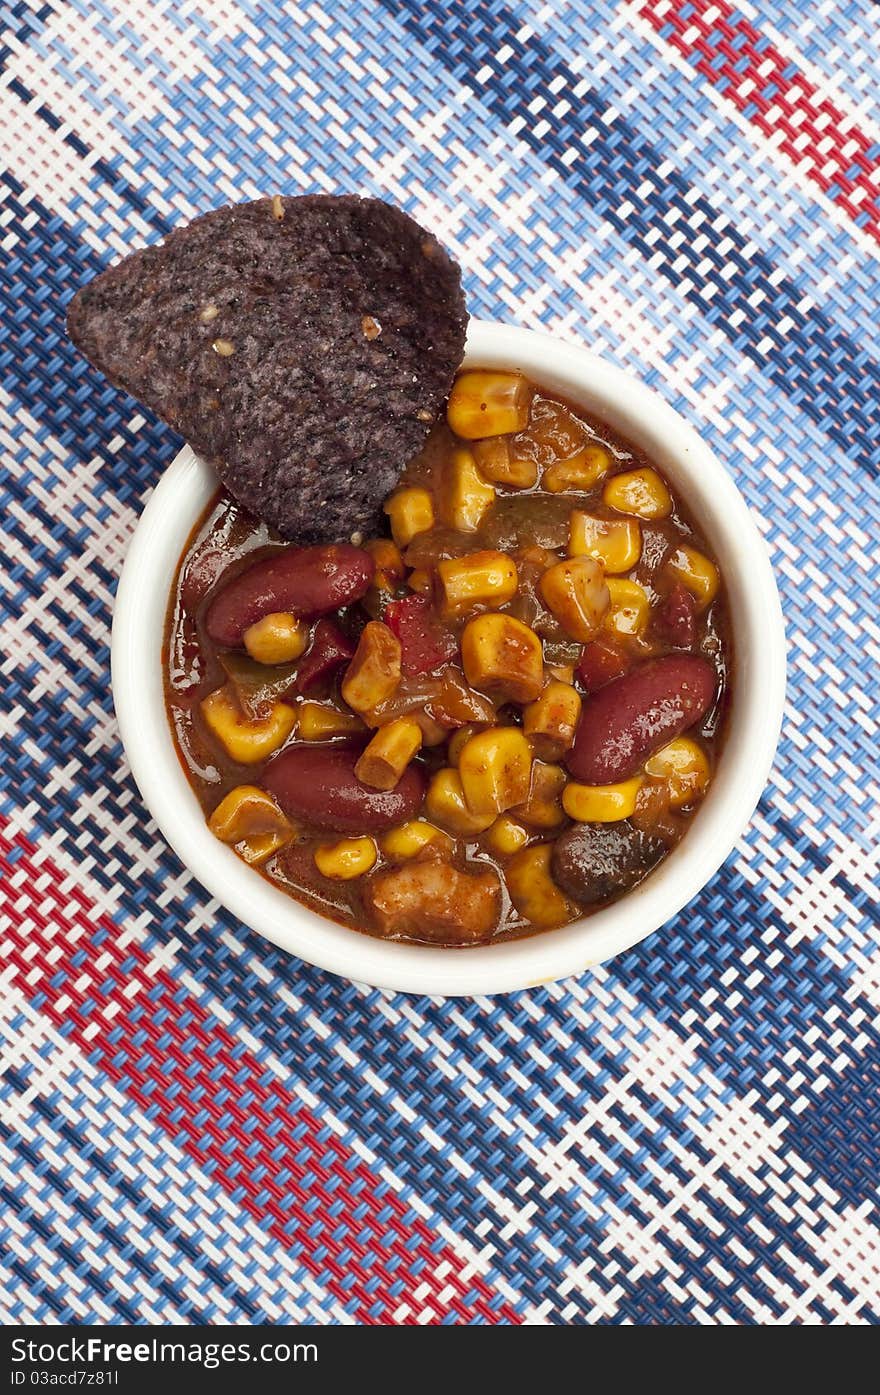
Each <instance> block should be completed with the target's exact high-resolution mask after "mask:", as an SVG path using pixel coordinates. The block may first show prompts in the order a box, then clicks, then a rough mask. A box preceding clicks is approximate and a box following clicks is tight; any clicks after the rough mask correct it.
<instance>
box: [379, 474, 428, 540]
mask: <svg viewBox="0 0 880 1395" xmlns="http://www.w3.org/2000/svg"><path fill="white" fill-rule="evenodd" d="M384 510H385V513H387V515H388V517H389V519H390V520H391V532H392V534H393V537H394V541H395V542H396V543H397V546H398V547H406V545H407V543H411V542H412V540H413V538H414V537H416V535H417V534H418V533H427V531H428V529H429V528H433V527H434V504H433V501H432V499H431V496H430V494H429V493H428V491H427V489H417V488H415V487H413V488H410V489H398V490H396V491H395V492H394V493H393V494H392V495H391V497H390V498H389V499H386V500H385V504H384Z"/></svg>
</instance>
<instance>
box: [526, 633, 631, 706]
mask: <svg viewBox="0 0 880 1395" xmlns="http://www.w3.org/2000/svg"><path fill="white" fill-rule="evenodd" d="M546 652H547V651H546V646H545V650H544V654H545V658H546ZM629 666H630V660H629V655H627V654H625V653H624V652H623V650H622V649H618V648H617V645H616V644H611V642H610V641H609V640H607V639H593V640H590V643H589V644H585V645H584V648H583V652H582V654H581V657H580V660H579V661H578V666H577V678H578V682H579V683H580V685H581V687H582V688H583V690H584V692H585V693H595V692H598V690H599V688H604V687H605V684H606V683H610V682H611V680H612V679H613V678H619V677H620V676H621V674H623V673H626V671H627V669H628V668H629Z"/></svg>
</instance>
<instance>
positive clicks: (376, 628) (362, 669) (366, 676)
mask: <svg viewBox="0 0 880 1395" xmlns="http://www.w3.org/2000/svg"><path fill="white" fill-rule="evenodd" d="M400 672H401V669H400V641H399V639H398V638H397V636H396V635H395V634H393V633H392V632H391V630H389V628H388V626H387V625H383V624H382V621H381V620H370V621H369V622H368V624H366V625H365V626H364V629H363V632H362V633H361V637H360V639H359V641H358V647H357V649H356V650H355V652H354V658H353V659H352V661H351V663H350V664H349V666H348V668H347V669H346V670H345V677H344V678H343V680H342V696H343V698H344V700H345V701H346V702H347V703H348V705H349V707H351V708H352V709H353V710H354V711H355V712H370V711H372V709H373V708H374V707H378V705H379V703H380V702H385V701H386V700H387V699H388V698H390V697H391V695H392V693H394V692H396V691H397V688H398V687H399V685H400Z"/></svg>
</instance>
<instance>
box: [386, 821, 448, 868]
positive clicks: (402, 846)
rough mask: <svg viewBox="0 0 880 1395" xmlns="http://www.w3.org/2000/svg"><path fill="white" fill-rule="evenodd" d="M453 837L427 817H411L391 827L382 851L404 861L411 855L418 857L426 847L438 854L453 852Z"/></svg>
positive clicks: (396, 860) (397, 860)
mask: <svg viewBox="0 0 880 1395" xmlns="http://www.w3.org/2000/svg"><path fill="white" fill-rule="evenodd" d="M452 847H453V843H452V839H451V838H450V836H449V834H448V833H444V832H443V830H442V828H435V827H434V825H433V824H432V823H427V822H426V820H425V819H410V821H409V822H408V823H401V824H398V826H397V828H392V829H389V831H388V832H387V833H386V834H385V837H384V838H383V839H382V851H383V853H384V854H385V856H386V857H390V858H391V859H392V861H395V862H403V861H405V860H406V859H407V858H410V857H418V856H419V854H420V853H422V852H424V850H425V849H426V848H430V849H431V850H432V852H434V851H436V852H437V853H438V854H440V855H442V854H443V853H450V852H452Z"/></svg>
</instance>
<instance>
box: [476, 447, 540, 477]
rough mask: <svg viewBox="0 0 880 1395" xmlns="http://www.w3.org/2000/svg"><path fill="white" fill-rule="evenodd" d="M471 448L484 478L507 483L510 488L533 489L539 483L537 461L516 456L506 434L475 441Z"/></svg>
mask: <svg viewBox="0 0 880 1395" xmlns="http://www.w3.org/2000/svg"><path fill="white" fill-rule="evenodd" d="M471 449H472V450H473V452H474V459H475V460H476V462H477V468H478V469H479V471H480V474H481V475H482V476H483V478H484V479H487V480H492V482H493V483H494V484H504V485H507V487H508V489H531V488H532V486H533V485H536V484H537V483H538V466H537V462H536V461H534V460H527V459H525V458H522V459H521V458H519V457H517V456H515V455H514V453H513V450H512V449H511V443H510V441H509V440H508V439H507V437H506V436H490V437H489V439H488V441H474V444H473V446H472V448H471Z"/></svg>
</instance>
